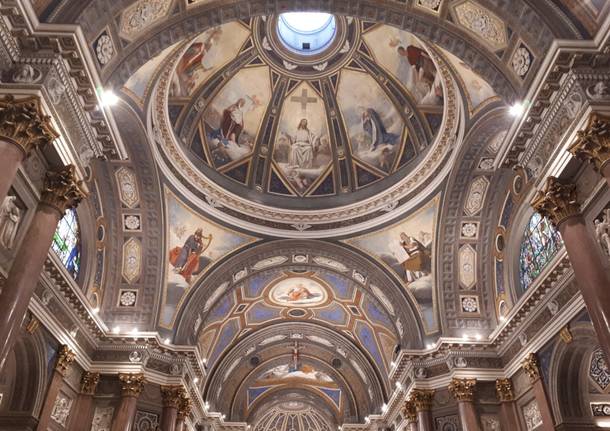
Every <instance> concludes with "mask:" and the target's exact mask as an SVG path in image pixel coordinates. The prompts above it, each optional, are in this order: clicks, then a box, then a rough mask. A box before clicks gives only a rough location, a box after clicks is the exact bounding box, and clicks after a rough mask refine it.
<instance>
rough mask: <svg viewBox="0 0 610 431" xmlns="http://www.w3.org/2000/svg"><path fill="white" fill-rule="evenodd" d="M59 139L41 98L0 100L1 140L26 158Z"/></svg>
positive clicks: (6, 97) (9, 97)
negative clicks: (8, 143)
mask: <svg viewBox="0 0 610 431" xmlns="http://www.w3.org/2000/svg"><path fill="white" fill-rule="evenodd" d="M58 137H59V133H57V131H55V129H54V128H53V126H52V125H51V117H49V116H47V115H44V114H43V112H42V107H41V104H40V98H39V97H36V96H32V97H26V98H23V99H15V97H14V96H13V95H7V96H5V97H4V98H3V99H0V139H3V140H8V141H9V142H11V143H13V144H15V145H16V146H17V147H19V149H21V151H23V155H24V158H27V157H28V156H29V155H30V153H31V152H32V151H33V150H34V149H36V148H41V147H44V146H46V145H49V144H51V143H52V142H53V141H54V140H55V139H57V138H58Z"/></svg>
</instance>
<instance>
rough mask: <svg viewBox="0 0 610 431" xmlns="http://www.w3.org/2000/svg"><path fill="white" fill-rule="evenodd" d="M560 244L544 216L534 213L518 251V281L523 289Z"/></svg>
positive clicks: (549, 259)
mask: <svg viewBox="0 0 610 431" xmlns="http://www.w3.org/2000/svg"><path fill="white" fill-rule="evenodd" d="M562 246H563V242H562V240H561V236H560V235H559V232H557V230H556V229H555V228H554V227H553V226H552V225H551V223H550V222H549V221H548V220H547V219H546V218H545V217H542V216H541V215H540V214H538V213H534V215H532V218H531V219H530V221H529V223H528V224H527V227H526V228H525V233H524V234H523V242H522V243H521V252H520V253H519V282H520V284H521V288H522V289H523V290H525V289H527V288H528V287H530V285H531V284H532V283H533V282H534V280H535V279H536V277H538V275H540V273H541V272H542V270H543V269H544V267H545V266H546V265H547V264H548V263H549V262H550V261H551V259H553V257H554V256H555V254H556V253H557V251H558V250H559V249H560V248H561V247H562Z"/></svg>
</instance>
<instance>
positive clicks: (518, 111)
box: [508, 102, 525, 117]
mask: <svg viewBox="0 0 610 431" xmlns="http://www.w3.org/2000/svg"><path fill="white" fill-rule="evenodd" d="M508 112H509V113H510V115H512V116H513V117H520V116H521V115H523V113H524V112H525V105H524V104H523V103H521V102H516V103H515V104H514V105H513V106H511V107H510V109H509V110H508Z"/></svg>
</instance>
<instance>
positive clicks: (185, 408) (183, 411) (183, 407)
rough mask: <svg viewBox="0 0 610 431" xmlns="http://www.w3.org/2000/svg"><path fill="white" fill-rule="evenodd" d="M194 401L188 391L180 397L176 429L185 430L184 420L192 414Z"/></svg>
mask: <svg viewBox="0 0 610 431" xmlns="http://www.w3.org/2000/svg"><path fill="white" fill-rule="evenodd" d="M191 408H192V403H191V399H190V398H189V397H188V395H187V394H186V392H184V393H183V394H182V397H181V398H180V405H179V406H178V418H177V419H176V431H184V421H185V420H186V418H188V417H189V416H190V415H191Z"/></svg>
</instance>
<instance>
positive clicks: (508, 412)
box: [500, 401, 519, 430]
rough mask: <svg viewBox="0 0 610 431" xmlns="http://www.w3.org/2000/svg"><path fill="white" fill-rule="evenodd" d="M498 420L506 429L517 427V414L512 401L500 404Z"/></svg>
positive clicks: (516, 428)
mask: <svg viewBox="0 0 610 431" xmlns="http://www.w3.org/2000/svg"><path fill="white" fill-rule="evenodd" d="M500 420H501V422H502V427H503V428H506V429H507V430H518V429H519V416H518V414H517V406H516V405H515V402H514V401H504V402H502V404H500Z"/></svg>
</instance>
